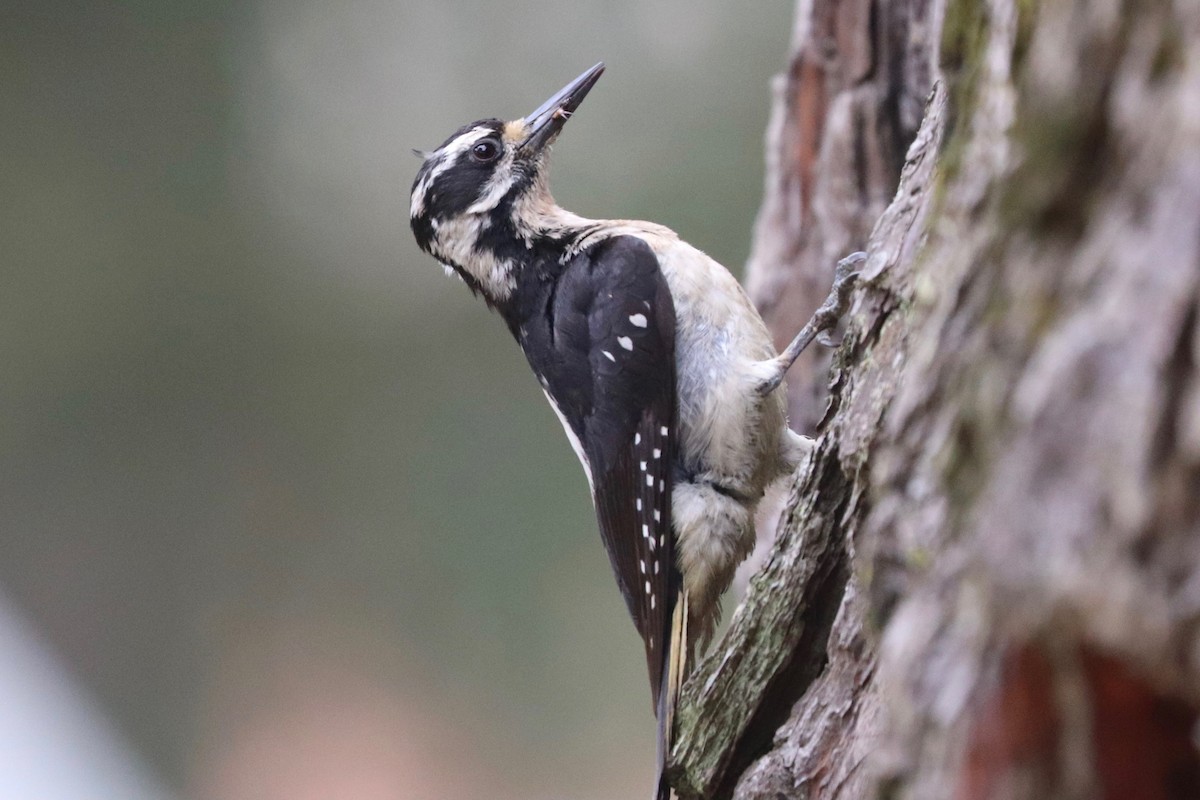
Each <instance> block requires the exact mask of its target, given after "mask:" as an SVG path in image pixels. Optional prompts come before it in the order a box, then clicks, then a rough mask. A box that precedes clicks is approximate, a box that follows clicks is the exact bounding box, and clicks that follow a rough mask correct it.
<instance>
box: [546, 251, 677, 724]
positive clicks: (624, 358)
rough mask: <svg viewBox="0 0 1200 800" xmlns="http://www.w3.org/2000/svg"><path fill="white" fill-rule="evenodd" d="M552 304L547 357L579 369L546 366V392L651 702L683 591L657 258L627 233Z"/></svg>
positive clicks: (579, 261) (670, 322) (669, 324)
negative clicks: (632, 635)
mask: <svg viewBox="0 0 1200 800" xmlns="http://www.w3.org/2000/svg"><path fill="white" fill-rule="evenodd" d="M550 304H551V307H552V311H553V313H552V314H551V315H550V318H551V319H552V320H553V321H552V323H551V324H552V330H553V334H552V341H553V342H554V345H553V350H555V351H556V352H558V353H560V354H561V355H562V357H563V360H564V362H567V361H569V362H572V363H573V365H578V367H577V368H576V369H571V368H570V367H568V366H567V364H566V363H560V366H561V367H562V369H554V368H552V365H547V366H548V367H551V368H549V369H547V370H546V371H545V372H544V373H543V374H544V375H545V377H546V382H547V384H548V385H547V390H548V393H549V394H550V395H551V396H552V399H553V400H554V401H555V403H556V405H557V406H558V410H559V413H560V414H562V416H563V417H564V418H565V420H566V422H567V424H569V425H570V427H571V429H572V430H573V431H574V433H575V435H576V436H577V437H578V439H579V442H580V446H581V448H582V450H583V455H584V456H586V458H587V463H588V465H589V466H590V470H591V477H592V494H593V499H594V501H595V504H596V516H597V518H598V520H599V523H600V534H601V536H602V537H603V539H604V545H605V547H606V549H607V550H608V556H609V560H610V561H611V563H612V568H613V572H614V573H615V574H616V576H617V583H618V585H619V586H620V589H621V593H622V594H623V595H624V597H625V603H626V605H627V606H628V607H629V613H630V614H631V615H632V617H633V621H634V624H635V625H636V626H637V630H638V632H639V633H640V634H641V636H642V641H643V642H644V644H645V649H646V666H647V668H648V670H649V673H650V685H651V691H652V693H653V697H654V701H655V704H656V707H657V703H658V697H659V690H660V687H661V683H662V679H663V674H664V667H665V659H666V657H667V655H668V647H669V645H670V641H669V639H670V629H671V613H672V611H673V610H674V606H675V602H676V597H677V595H678V592H679V587H680V585H681V580H680V576H679V572H678V570H677V569H676V566H675V542H674V534H673V532H672V529H671V484H672V465H673V463H674V458H675V435H676V419H675V415H676V402H675V309H674V304H673V302H672V299H671V293H670V290H669V289H668V287H667V283H666V280H665V279H664V278H663V275H662V273H661V271H660V270H659V267H658V259H657V257H656V256H655V255H654V252H653V251H652V250H651V249H650V247H649V246H648V245H647V244H646V243H645V242H643V241H642V240H640V239H637V238H635V237H632V236H619V237H614V238H612V239H608V240H605V241H604V242H602V243H600V244H598V245H596V246H595V247H594V248H592V249H591V250H589V251H586V252H585V253H583V254H581V255H580V256H579V257H577V258H576V259H575V260H574V261H573V262H572V263H571V264H570V265H569V266H568V268H567V269H566V270H565V271H564V272H563V273H562V275H561V277H560V279H559V281H558V287H557V291H555V292H554V294H553V295H552V296H551V299H550ZM536 368H537V367H536V365H535V369H536ZM560 376H561V377H560Z"/></svg>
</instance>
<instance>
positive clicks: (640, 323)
mask: <svg viewBox="0 0 1200 800" xmlns="http://www.w3.org/2000/svg"><path fill="white" fill-rule="evenodd" d="M629 321H630V322H631V323H632V324H634V325H636V326H637V327H639V328H644V327H646V315H645V314H632V315H630V317H629Z"/></svg>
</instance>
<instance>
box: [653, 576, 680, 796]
mask: <svg viewBox="0 0 1200 800" xmlns="http://www.w3.org/2000/svg"><path fill="white" fill-rule="evenodd" d="M687 661H688V595H687V592H686V591H681V592H680V593H679V599H678V601H677V602H676V603H675V612H674V613H673V614H672V615H671V639H670V646H669V647H668V649H667V657H666V658H665V659H664V660H663V680H662V682H661V684H660V686H661V687H662V691H660V692H659V695H658V781H657V784H656V787H655V790H654V800H671V796H672V795H671V786H670V784H669V783H668V782H667V759H669V758H670V757H671V746H672V745H673V744H674V735H675V707H676V705H677V704H678V702H679V691H680V689H681V688H682V687H683V679H684V678H685V677H686V676H687V667H688V664H687Z"/></svg>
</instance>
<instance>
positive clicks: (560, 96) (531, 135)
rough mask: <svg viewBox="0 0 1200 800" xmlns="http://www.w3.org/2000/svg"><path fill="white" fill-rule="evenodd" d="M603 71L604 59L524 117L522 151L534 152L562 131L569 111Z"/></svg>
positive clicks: (569, 114)
mask: <svg viewBox="0 0 1200 800" xmlns="http://www.w3.org/2000/svg"><path fill="white" fill-rule="evenodd" d="M603 73H604V62H603V61H601V62H600V63H599V64H597V65H596V66H594V67H592V68H591V69H589V70H588V71H587V72H585V73H583V74H582V75H580V76H579V77H578V78H576V79H575V80H573V81H571V82H570V83H568V84H567V85H566V86H564V87H563V88H561V89H559V90H558V91H557V92H556V93H555V94H554V96H553V97H551V98H550V99H549V100H547V101H546V102H544V103H542V104H541V105H540V106H538V107H537V110H536V111H534V112H533V113H532V114H530V115H528V116H527V117H525V128H526V136H525V141H523V142H521V144H520V150H521V152H523V153H529V154H533V153H537V152H539V151H541V150H543V149H544V148H545V147H546V145H548V144H550V142H552V141H554V137H555V136H557V135H558V132H559V131H560V130H562V126H563V125H564V124H566V122H567V120H568V119H569V118H570V117H571V114H573V113H575V109H576V108H578V107H579V104H580V103H582V102H583V98H585V97H587V93H588V92H589V91H591V88H592V87H593V86H595V85H596V81H598V80H599V79H600V76H601V75H602V74H603Z"/></svg>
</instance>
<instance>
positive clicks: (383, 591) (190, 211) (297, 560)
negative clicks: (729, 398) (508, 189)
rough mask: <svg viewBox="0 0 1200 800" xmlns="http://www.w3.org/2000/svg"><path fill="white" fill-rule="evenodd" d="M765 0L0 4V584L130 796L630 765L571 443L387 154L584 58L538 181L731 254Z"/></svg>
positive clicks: (402, 153) (426, 794) (537, 784)
mask: <svg viewBox="0 0 1200 800" xmlns="http://www.w3.org/2000/svg"><path fill="white" fill-rule="evenodd" d="M790 12H791V5H790V3H789V2H785V0H769V1H768V2H757V3H754V4H751V5H749V6H747V5H746V4H732V3H730V4H723V3H718V2H713V1H711V0H706V1H705V2H692V1H691V0H688V1H686V2H685V0H669V1H668V2H659V3H647V2H638V0H625V1H623V2H596V3H590V4H587V5H567V4H556V3H550V2H546V1H545V0H517V1H516V2H509V3H503V4H484V3H478V2H476V3H469V2H445V1H443V0H439V1H436V2H435V1H433V0H430V1H429V2H420V1H418V2H412V1H409V2H384V1H383V0H354V1H353V2H344V3H325V2H317V1H316V0H300V2H284V1H283V0H274V1H272V0H266V1H265V2H259V3H241V4H238V3H223V2H214V1H213V0H198V1H196V2H175V3H172V2H124V3H116V2H112V3H89V4H70V3H58V4H54V3H45V2H31V3H14V2H11V1H10V2H7V3H5V4H4V7H3V10H0V109H2V110H3V111H2V117H0V146H2V148H3V151H2V152H3V154H4V157H3V158H2V159H0V208H3V213H0V264H2V266H3V276H4V280H3V286H4V290H3V292H0V603H3V604H5V605H7V606H9V607H10V608H11V609H13V610H14V612H15V613H17V614H19V615H20V618H21V619H22V620H24V623H23V624H25V625H27V626H28V629H29V630H30V631H32V632H33V635H34V636H36V637H37V638H39V639H40V641H41V642H42V643H43V644H44V646H45V647H46V649H47V652H48V653H49V654H50V655H49V657H50V658H52V659H54V660H56V661H57V662H58V663H59V664H60V665H62V666H64V667H65V669H64V671H63V675H64V676H66V677H65V678H62V679H61V680H64V681H65V680H73V681H75V682H77V683H78V684H79V685H80V686H81V687H82V689H83V692H82V695H83V697H85V698H87V699H85V700H84V701H83V702H85V703H92V704H94V706H93V707H92V711H93V712H94V715H95V716H96V717H98V718H101V719H104V720H105V725H108V726H110V729H111V730H110V734H109V735H111V736H112V737H113V741H115V742H117V743H118V745H117V746H118V747H119V748H120V749H121V751H122V752H123V753H125V754H126V755H125V757H128V758H130V759H131V760H132V762H133V763H134V764H137V765H139V766H138V767H137V769H139V770H141V771H143V772H144V773H146V774H148V775H151V776H153V778H154V780H156V781H159V782H161V786H162V787H166V788H165V789H163V790H162V791H163V792H169V793H172V794H175V795H178V796H183V797H195V798H213V799H214V800H215V799H216V798H221V799H222V800H225V799H227V798H229V799H236V798H256V799H258V798H281V800H282V798H287V799H288V800H296V798H307V797H313V798H318V797H355V798H357V799H358V800H373V798H446V799H448V800H455V798H479V797H489V798H501V799H502V800H503V798H568V797H569V798H617V797H628V796H642V795H644V794H646V792H647V787H648V785H649V780H650V776H651V774H652V771H653V731H654V726H653V719H652V715H651V709H650V704H649V690H648V688H647V684H646V678H645V674H644V666H643V664H644V662H643V659H642V656H641V654H640V644H639V642H638V640H637V638H636V635H635V634H634V631H633V628H632V625H631V624H630V622H629V620H628V617H627V615H626V612H625V609H624V606H623V604H622V602H621V600H620V598H619V596H618V593H617V591H616V588H615V585H614V583H613V580H612V577H611V575H610V574H609V568H608V563H607V559H606V558H605V556H604V554H603V550H602V547H601V544H600V540H599V536H598V534H597V533H596V530H595V524H594V522H593V519H592V511H591V506H590V503H589V501H588V499H587V488H586V482H585V480H584V477H583V474H582V471H581V469H580V468H579V466H578V464H577V463H576V461H575V458H574V456H573V454H572V453H571V451H570V447H569V446H568V444H567V442H566V440H565V438H564V437H563V436H562V433H561V429H560V428H559V425H558V423H557V421H556V420H555V419H554V417H553V414H552V412H551V411H550V410H549V408H548V407H547V406H546V404H545V402H544V400H543V399H542V396H541V393H540V391H539V389H538V387H537V384H536V381H535V380H534V379H533V378H532V376H531V375H530V374H529V372H528V368H527V367H526V365H525V364H524V360H523V358H522V356H521V355H520V353H519V351H518V349H517V348H516V346H515V345H514V344H513V342H512V341H511V340H510V339H509V338H508V335H507V333H506V332H505V330H504V328H503V326H502V325H501V323H500V321H499V319H498V318H496V317H494V316H492V315H490V314H488V313H487V312H486V310H485V308H484V306H483V305H482V303H481V302H479V301H477V300H475V299H473V298H472V297H471V296H470V294H469V293H468V292H467V291H466V290H465V289H464V288H463V287H462V286H461V285H460V284H459V283H457V282H456V281H451V280H447V279H446V278H445V277H444V276H443V274H442V270H441V269H440V267H438V266H437V265H436V264H435V263H434V262H433V261H432V260H431V259H429V258H428V257H425V256H423V255H422V254H420V253H419V252H418V251H417V250H416V248H415V246H414V245H413V244H412V242H411V237H410V234H409V231H408V224H407V206H408V189H409V185H410V183H411V180H412V176H413V174H414V172H415V171H416V168H417V164H418V162H417V161H416V159H415V158H414V157H413V156H412V155H411V154H410V153H409V149H410V148H413V147H432V146H435V145H436V144H438V143H439V142H441V141H442V139H444V138H445V137H446V136H447V135H448V134H449V133H450V132H451V131H452V130H454V129H455V128H457V127H458V126H459V125H461V124H463V123H465V122H468V121H470V120H472V119H475V118H478V117H484V116H501V117H506V118H511V117H516V116H520V115H522V114H524V113H525V112H527V111H529V110H532V108H533V107H534V106H536V105H537V104H538V103H539V102H540V101H541V100H542V99H544V98H545V97H546V96H548V95H549V94H550V93H551V92H553V91H554V90H556V89H557V88H559V87H560V86H561V85H562V84H564V83H565V82H566V81H568V80H569V79H571V78H573V77H574V76H575V75H577V74H578V73H579V72H580V71H582V70H583V69H585V68H586V67H588V66H590V65H591V64H592V63H594V62H595V61H597V60H601V59H603V60H605V61H607V62H608V66H609V69H608V72H607V74H606V75H605V76H604V77H603V78H602V79H601V81H600V83H599V84H598V85H597V87H596V88H595V89H594V90H593V92H592V94H591V95H590V96H589V98H588V100H587V102H586V103H585V104H584V105H583V106H582V107H581V109H580V111H579V112H578V114H577V115H576V117H575V119H574V120H573V121H572V123H571V124H570V125H569V126H568V127H567V130H566V132H565V133H564V135H563V137H562V139H561V140H560V143H559V145H558V148H557V151H556V154H555V166H554V171H553V184H554V188H555V193H556V196H557V198H558V199H559V201H560V202H561V203H562V204H563V205H564V206H566V207H568V208H570V209H572V210H573V211H576V212H578V213H582V214H584V215H587V216H599V217H603V216H623V217H644V218H649V219H653V220H656V221H658V222H662V223H665V224H667V225H670V226H672V227H674V228H676V229H677V230H678V231H679V232H680V233H681V234H682V235H683V236H684V237H685V238H687V239H689V240H690V241H691V242H693V243H694V244H696V245H697V246H699V247H701V248H702V249H705V250H707V251H708V252H709V253H711V254H712V255H713V256H715V257H716V258H717V259H718V260H720V261H722V262H723V263H726V264H728V265H730V266H731V267H733V268H734V271H735V272H740V267H741V263H742V261H743V260H744V258H745V255H746V252H747V247H748V236H749V231H750V227H751V224H752V221H753V217H754V213H755V211H756V208H757V204H758V200H759V197H760V193H761V181H762V169H763V168H762V135H763V129H764V126H765V124H766V117H767V112H768V106H769V100H770V93H769V78H770V76H771V75H772V74H773V73H774V72H776V71H777V70H779V69H780V68H782V66H783V64H784V58H785V53H786V46H787V40H788V36H789V31H790V24H791V20H790ZM5 630H7V628H0V649H2V648H4V647H5V646H6V644H5V643H6V641H7V642H9V643H10V644H11V643H12V642H13V641H15V640H14V639H12V637H7V638H6V636H5V634H4V631H5ZM2 674H3V673H2V672H0V675H2ZM48 679H49V678H48ZM15 691H17V689H16V688H14V687H13V686H12V685H8V686H6V685H3V684H0V708H4V707H6V703H5V701H4V694H5V693H6V692H8V693H11V692H15ZM8 707H11V703H10V704H8ZM2 713H3V712H0V714H2ZM99 736H100V734H98V733H92V734H89V736H87V737H83V744H80V745H79V746H81V747H85V748H86V747H87V746H89V745H88V744H87V742H88V741H93V740H95V739H96V738H97V737H99ZM89 737H90V738H89ZM95 746H96V747H101V746H102V745H101V744H100V743H96V744H95ZM112 746H113V744H112V742H107V743H104V744H103V747H106V748H107V747H112ZM58 763H59V764H61V768H62V769H70V761H69V760H68V759H65V758H63V759H61V760H60V761H59V762H58ZM5 774H6V773H5V771H4V770H3V769H2V768H0V797H8V796H11V795H12V792H13V791H14V787H13V786H12V785H6V783H5V777H4V776H5ZM94 788H95V790H96V792H97V793H96V795H95V796H97V797H99V796H104V795H103V792H102V791H101V789H102V787H99V786H95V787H94ZM48 791H49V790H48ZM63 796H67V795H63ZM113 796H121V793H120V792H119V791H117V792H115V793H114V795H113Z"/></svg>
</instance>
